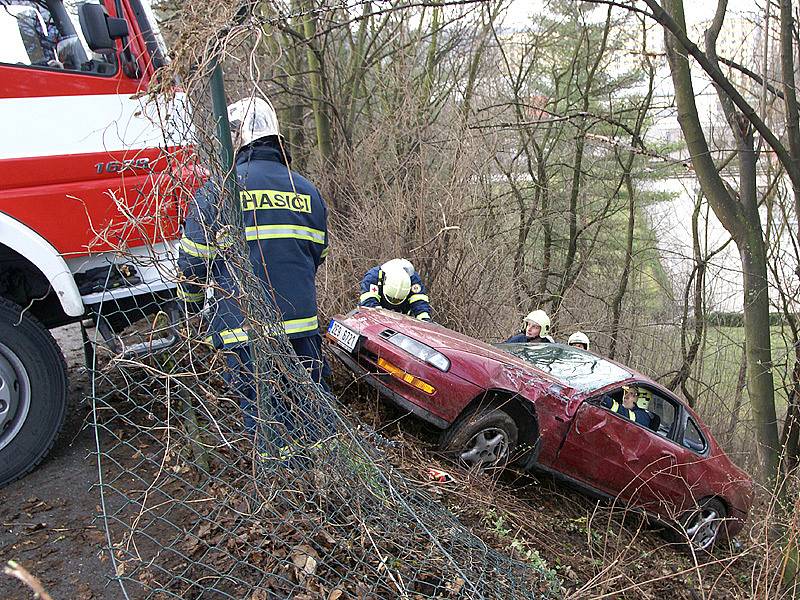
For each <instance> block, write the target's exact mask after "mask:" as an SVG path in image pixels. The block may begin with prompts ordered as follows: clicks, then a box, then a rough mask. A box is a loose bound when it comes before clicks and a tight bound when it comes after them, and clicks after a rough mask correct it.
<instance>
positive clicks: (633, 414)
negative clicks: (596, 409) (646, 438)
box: [601, 385, 651, 428]
mask: <svg viewBox="0 0 800 600" xmlns="http://www.w3.org/2000/svg"><path fill="white" fill-rule="evenodd" d="M638 399H639V388H637V387H636V386H633V385H623V386H622V402H621V403H620V402H617V401H616V400H614V398H612V397H611V396H608V395H606V396H605V397H604V398H603V401H602V402H601V404H602V406H604V407H605V408H608V409H611V411H612V412H615V413H617V414H620V415H622V416H623V417H625V418H627V419H630V420H631V421H635V422H636V423H638V424H639V425H644V426H645V427H647V428H650V421H651V418H650V413H649V412H648V411H647V410H645V409H643V408H641V407H639V405H638V404H637V403H636V401H637V400H638Z"/></svg>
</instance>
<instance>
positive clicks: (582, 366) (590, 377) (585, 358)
mask: <svg viewBox="0 0 800 600" xmlns="http://www.w3.org/2000/svg"><path fill="white" fill-rule="evenodd" d="M496 347H497V348H499V349H501V350H505V351H506V352H508V353H509V354H513V355H514V356H517V357H519V358H521V359H522V360H524V361H526V362H529V363H531V364H532V365H533V366H534V367H536V368H537V369H539V370H541V371H544V372H545V373H547V374H548V375H552V376H553V377H556V378H557V379H560V380H561V381H564V382H566V383H567V385H568V386H569V387H572V388H575V389H576V390H580V391H582V392H587V391H591V390H596V389H597V388H601V387H603V386H606V385H609V384H611V383H617V382H618V381H623V380H625V379H628V378H630V377H632V373H629V372H628V371H626V370H625V369H623V368H621V367H619V366H617V365H615V364H614V363H612V362H609V361H607V360H605V359H603V358H601V357H599V356H596V355H594V354H592V353H591V352H585V351H584V350H579V349H578V348H572V347H570V346H562V345H561V344H497V345H496Z"/></svg>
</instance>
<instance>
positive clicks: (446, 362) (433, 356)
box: [381, 329, 450, 373]
mask: <svg viewBox="0 0 800 600" xmlns="http://www.w3.org/2000/svg"><path fill="white" fill-rule="evenodd" d="M381 337H383V338H385V339H386V340H387V341H388V342H389V343H390V344H392V345H393V346H397V347H398V348H400V349H402V350H405V351H406V352H408V353H409V354H410V355H411V356H413V357H415V358H418V359H420V360H421V361H424V362H426V363H428V364H429V365H431V366H432V367H436V368H437V369H439V370H440V371H444V372H445V373H446V372H447V371H449V370H450V359H449V358H447V357H446V356H445V355H444V354H442V353H441V352H439V351H438V350H434V349H433V348H431V347H430V346H427V345H425V344H423V343H422V342H418V341H417V340H415V339H414V338H410V337H408V336H407V335H405V334H403V333H397V332H394V331H392V330H391V329H387V330H386V331H383V332H381Z"/></svg>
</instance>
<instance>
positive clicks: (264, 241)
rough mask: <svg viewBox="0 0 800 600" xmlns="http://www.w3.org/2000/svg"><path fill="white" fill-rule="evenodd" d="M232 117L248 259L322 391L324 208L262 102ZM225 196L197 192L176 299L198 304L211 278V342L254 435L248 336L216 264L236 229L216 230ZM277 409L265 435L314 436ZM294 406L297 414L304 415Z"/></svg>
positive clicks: (225, 268) (237, 107) (222, 267)
mask: <svg viewBox="0 0 800 600" xmlns="http://www.w3.org/2000/svg"><path fill="white" fill-rule="evenodd" d="M228 118H229V120H230V122H231V131H232V132H233V135H234V145H235V146H236V147H238V152H237V155H236V176H237V180H238V194H239V198H238V201H239V208H240V209H241V211H242V221H243V225H244V235H245V237H246V240H247V247H248V250H249V258H250V262H251V264H252V267H253V270H254V272H255V274H256V275H257V276H258V277H259V279H260V280H261V283H262V285H263V287H264V292H265V298H268V299H269V301H270V302H272V303H273V304H274V307H275V308H276V309H277V311H278V313H279V315H280V319H281V320H282V324H283V329H284V331H285V333H286V335H287V336H288V338H289V342H290V343H291V345H292V347H293V348H294V351H295V353H296V354H297V356H298V357H299V358H300V360H301V361H302V362H303V364H304V365H305V366H306V368H307V369H308V370H309V372H310V374H311V379H312V380H313V381H314V382H315V383H317V384H320V385H323V387H324V384H322V375H323V366H324V362H323V358H322V349H321V345H322V339H321V337H320V333H319V324H318V321H317V294H316V285H315V277H316V272H317V268H318V267H319V266H320V264H321V263H322V262H323V260H325V256H326V255H327V253H328V229H327V217H328V211H327V207H326V206H325V202H324V201H323V200H322V197H321V196H320V194H319V192H318V191H317V189H316V188H315V187H314V185H313V184H311V182H309V181H308V180H307V179H306V178H304V177H303V176H301V175H299V174H298V173H295V172H293V171H291V170H290V168H289V163H290V157H289V155H288V152H287V151H286V150H285V148H284V142H283V138H281V137H280V136H279V130H278V120H277V116H276V114H275V111H274V109H273V108H272V106H271V105H270V104H269V103H267V102H266V101H264V100H262V99H260V98H254V99H246V100H241V101H239V102H236V103H234V104H232V105H231V106H229V107H228ZM220 197H221V195H220V194H219V188H218V187H217V186H216V185H215V183H214V182H213V181H212V182H209V183H208V184H207V185H206V186H204V187H203V188H201V189H200V190H199V191H198V193H197V194H196V196H195V200H194V202H193V204H192V205H191V207H190V211H189V214H188V215H187V219H186V223H185V228H184V234H183V237H182V239H181V242H180V247H179V260H178V264H179V267H180V269H181V271H182V273H183V276H184V280H183V281H182V282H181V284H180V285H179V288H178V295H179V297H181V298H183V299H184V300H185V301H186V302H187V304H188V305H194V306H195V307H198V306H200V305H202V303H203V301H204V300H205V296H206V294H205V289H207V287H208V283H209V279H213V289H214V309H213V314H212V316H211V332H212V333H211V335H210V336H209V341H210V342H211V343H213V344H214V346H215V347H217V348H220V349H224V350H225V351H226V358H227V365H228V372H227V373H226V379H227V381H228V382H229V383H230V384H232V386H233V387H234V388H235V389H236V390H238V392H239V393H240V404H241V406H242V409H243V411H244V415H245V427H246V428H247V430H248V431H249V432H251V433H252V432H255V430H256V422H255V418H254V417H255V416H256V409H255V394H256V391H255V385H254V381H253V374H252V365H251V356H250V347H249V336H248V332H247V330H246V329H245V326H244V325H245V321H244V318H243V315H242V311H241V310H240V306H239V301H240V291H239V290H238V289H237V285H236V280H235V279H234V278H233V277H232V275H231V272H230V269H229V265H227V264H226V261H225V260H222V259H221V258H220V257H219V255H220V254H221V253H222V252H223V251H224V245H225V237H226V235H230V233H229V231H230V230H228V233H226V231H225V230H226V229H227V228H226V227H221V226H220V223H219V219H218V206H217V199H218V198H220ZM302 400H303V399H302V398H298V399H296V401H297V402H302ZM274 404H277V406H274V407H273V409H274V411H275V414H274V415H273V416H274V417H275V419H274V420H275V421H277V422H278V423H279V424H280V425H282V428H283V431H280V429H281V428H278V429H279V430H278V431H270V432H269V435H270V437H271V438H272V440H273V442H274V443H275V444H276V445H277V446H278V447H279V448H283V447H285V446H286V445H287V444H289V443H292V442H294V441H295V440H296V439H297V437H298V436H299V435H300V427H301V426H302V425H306V427H305V428H304V431H305V433H306V434H307V436H308V437H314V435H315V434H314V433H313V431H314V428H313V427H312V428H311V429H309V427H308V425H307V424H306V423H302V424H296V423H295V419H294V418H293V416H292V413H291V411H290V409H289V407H288V406H285V405H284V404H283V403H281V402H275V403H274ZM295 408H297V409H299V410H300V412H301V413H302V411H303V410H304V408H303V407H295ZM284 433H285V434H287V435H288V438H289V439H286V438H285V437H284ZM311 441H316V440H311Z"/></svg>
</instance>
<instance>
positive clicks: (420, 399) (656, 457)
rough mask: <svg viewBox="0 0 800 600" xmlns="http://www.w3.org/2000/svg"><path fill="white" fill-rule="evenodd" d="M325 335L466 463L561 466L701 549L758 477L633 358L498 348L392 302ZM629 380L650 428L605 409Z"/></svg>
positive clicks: (723, 529) (731, 528)
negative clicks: (393, 307)
mask: <svg viewBox="0 0 800 600" xmlns="http://www.w3.org/2000/svg"><path fill="white" fill-rule="evenodd" d="M326 339H327V340H328V342H330V344H329V348H330V349H331V351H332V353H333V354H334V356H336V358H337V359H338V360H339V361H341V362H342V363H343V364H344V365H345V366H346V367H347V368H348V369H349V370H350V371H352V372H353V373H354V374H355V375H356V376H357V377H359V378H361V379H363V381H365V382H366V383H368V384H370V385H371V386H373V387H375V388H376V389H377V390H378V391H379V392H380V394H381V396H382V397H383V398H386V399H387V400H390V401H391V402H393V403H395V404H397V405H398V406H400V407H401V408H403V409H405V410H407V411H409V412H410V413H413V414H414V415H416V416H417V417H418V418H420V419H422V420H424V421H426V422H428V423H430V424H431V425H433V426H435V427H437V428H438V429H440V430H441V431H442V434H441V447H442V448H443V449H445V450H448V451H450V452H452V453H453V454H454V456H455V457H457V459H459V460H460V461H461V462H463V463H465V464H468V465H472V466H476V467H479V468H484V469H485V468H493V467H503V466H505V465H506V464H508V463H511V464H513V465H514V466H515V467H517V468H521V469H530V470H537V471H544V472H549V473H552V474H554V475H556V476H558V477H559V478H561V479H564V480H567V481H569V482H572V483H574V484H576V485H578V486H579V487H581V488H582V489H585V490H588V491H591V492H593V493H596V494H600V495H603V496H606V497H609V498H613V499H618V500H620V501H622V502H623V503H625V504H628V505H631V506H636V507H639V508H641V509H643V510H645V511H646V512H647V513H648V514H649V515H651V516H653V517H655V518H656V519H658V520H660V521H662V522H664V523H667V524H670V526H671V527H672V530H673V532H679V534H676V535H678V536H679V537H680V538H682V539H684V540H685V539H687V538H688V540H689V541H691V543H692V545H693V546H694V547H695V548H696V549H701V550H707V549H710V548H711V547H712V546H713V545H714V543H715V542H716V541H717V539H718V538H720V537H722V536H731V535H733V534H735V533H736V532H737V531H738V530H739V529H741V527H742V525H743V522H744V520H745V518H746V515H747V512H748V510H749V508H750V505H751V503H752V481H751V479H750V478H749V476H748V475H747V474H746V473H745V472H744V471H742V470H741V469H739V468H738V467H737V466H736V465H735V464H734V463H733V462H732V461H731V460H730V458H729V457H728V456H727V455H726V454H725V453H724V452H723V451H722V449H721V448H720V447H719V445H718V444H717V442H716V440H715V439H714V437H713V436H712V434H711V432H710V431H709V429H708V428H707V427H706V426H705V424H704V423H703V422H702V420H701V419H700V417H699V416H698V415H697V414H696V413H695V412H694V411H693V410H692V409H691V408H690V407H689V406H687V405H686V404H685V403H684V402H683V401H681V400H680V399H679V398H677V397H676V396H675V395H674V394H672V393H671V392H669V391H668V390H667V389H665V388H664V387H663V386H660V385H659V384H657V383H656V382H654V381H652V380H650V379H648V378H647V377H645V376H643V375H641V374H639V373H637V372H635V371H634V370H632V369H629V368H628V367H625V366H623V365H620V364H619V363H616V362H614V361H611V360H608V359H605V358H602V357H600V356H597V355H595V354H593V353H591V352H588V351H585V350H581V349H578V348H574V347H570V346H566V345H562V344H498V345H496V346H491V345H489V344H486V343H483V342H481V341H479V340H476V339H473V338H471V337H469V336H466V335H463V334H460V333H457V332H455V331H452V330H449V329H446V328H445V327H442V326H441V325H438V324H435V323H424V322H420V321H418V320H415V319H411V318H409V317H406V316H404V315H401V314H399V313H396V312H392V311H386V310H383V309H370V308H359V309H356V310H354V311H352V312H351V313H349V314H348V315H346V316H337V317H335V318H334V319H333V320H332V321H331V323H330V325H329V327H328V332H327V334H326ZM631 385H633V386H636V387H637V388H638V389H640V390H643V391H644V392H645V393H646V397H647V399H648V402H647V406H642V407H641V408H645V409H646V410H647V411H648V413H649V415H651V419H650V426H649V427H645V426H642V425H641V424H639V423H637V422H636V421H633V420H631V419H629V418H626V417H624V416H623V415H621V414H618V413H616V412H612V411H611V410H610V409H609V408H607V406H608V405H609V403H613V402H615V401H616V402H619V401H621V399H622V394H623V390H622V388H623V386H631Z"/></svg>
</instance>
